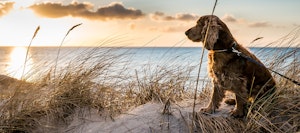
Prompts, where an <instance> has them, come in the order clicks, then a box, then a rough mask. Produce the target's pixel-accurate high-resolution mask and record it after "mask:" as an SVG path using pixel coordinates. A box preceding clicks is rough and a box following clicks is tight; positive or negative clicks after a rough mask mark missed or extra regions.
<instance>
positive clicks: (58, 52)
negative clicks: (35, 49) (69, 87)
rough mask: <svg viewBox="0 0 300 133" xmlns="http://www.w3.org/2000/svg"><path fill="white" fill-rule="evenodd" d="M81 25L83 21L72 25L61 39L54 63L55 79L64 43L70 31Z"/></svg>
mask: <svg viewBox="0 0 300 133" xmlns="http://www.w3.org/2000/svg"><path fill="white" fill-rule="evenodd" d="M80 25H82V23H80V24H77V25H74V26H73V27H71V28H70V29H69V30H68V32H67V33H66V35H65V36H64V38H63V40H62V41H61V43H60V45H59V47H58V51H57V56H56V59H55V65H54V74H53V76H54V79H55V74H56V68H57V62H58V57H59V54H60V50H61V46H62V45H63V43H64V41H65V39H66V37H67V36H68V35H69V33H70V32H71V31H72V30H74V29H75V28H76V27H78V26H80ZM54 88H55V87H54Z"/></svg>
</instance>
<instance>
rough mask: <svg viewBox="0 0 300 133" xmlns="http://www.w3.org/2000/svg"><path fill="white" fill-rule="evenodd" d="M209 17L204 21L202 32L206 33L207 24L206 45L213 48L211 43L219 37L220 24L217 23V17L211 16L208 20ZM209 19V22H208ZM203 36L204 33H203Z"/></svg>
mask: <svg viewBox="0 0 300 133" xmlns="http://www.w3.org/2000/svg"><path fill="white" fill-rule="evenodd" d="M209 19H210V18H208V19H207V20H206V22H205V27H206V28H203V30H205V31H202V33H206V31H207V28H208V26H209V30H208V35H207V39H206V46H207V47H208V48H209V49H213V45H214V44H215V43H216V42H217V40H218V38H219V30H220V29H221V26H220V25H218V18H216V17H212V18H211V20H209ZM209 21H210V24H209ZM204 36H205V34H204Z"/></svg>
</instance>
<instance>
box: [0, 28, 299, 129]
mask: <svg viewBox="0 0 300 133" xmlns="http://www.w3.org/2000/svg"><path fill="white" fill-rule="evenodd" d="M299 31H300V30H295V31H294V33H293V32H292V33H291V34H289V35H288V36H286V37H284V38H282V39H280V40H278V41H276V42H272V45H274V44H277V43H278V44H277V46H290V45H291V43H293V44H297V43H298V45H297V46H298V47H299V40H298V39H299V34H297V33H298V32H299ZM108 42H110V43H113V42H114V41H112V40H108ZM265 49H267V48H265ZM115 50H117V48H115V49H106V50H103V51H102V52H99V50H97V48H95V49H90V50H88V51H85V52H84V53H82V55H78V57H76V58H73V59H72V60H70V61H69V62H67V63H66V65H64V66H63V67H62V68H59V67H58V66H57V63H55V64H53V66H52V67H48V68H47V69H46V70H45V69H42V68H37V69H38V70H34V72H35V73H28V74H29V75H28V74H27V75H24V76H23V77H22V78H23V79H22V80H17V79H13V78H10V77H6V76H3V77H0V83H1V84H0V85H1V90H0V91H1V96H0V132H7V133H10V132H35V131H37V132H55V131H59V129H64V128H65V127H67V126H68V125H69V124H70V122H71V121H72V120H73V119H74V117H75V116H74V115H75V114H76V113H75V112H76V111H78V110H82V111H89V110H97V111H98V114H99V115H101V116H104V117H105V118H108V119H114V117H115V116H118V115H120V114H122V113H125V112H126V111H128V110H130V109H132V108H134V107H136V106H139V105H142V104H145V103H148V102H159V103H161V104H165V105H168V104H174V103H176V102H179V101H181V100H183V99H192V98H193V96H194V95H193V88H195V83H194V80H195V79H193V78H192V76H191V71H192V70H193V69H195V66H190V65H188V64H187V65H184V66H178V65H174V63H173V62H176V58H175V59H170V60H169V62H164V64H162V65H161V66H160V67H155V68H154V69H153V66H151V64H149V65H145V66H141V69H140V70H131V68H128V67H127V64H130V60H126V59H129V58H128V56H130V54H128V53H127V52H124V53H120V52H119V54H116V53H118V52H115ZM276 50H281V49H276ZM268 52H270V54H273V53H274V51H268ZM262 53H263V54H265V52H264V51H262ZM275 53H276V55H274V56H273V57H272V58H271V59H266V61H267V62H266V65H267V66H268V67H270V68H272V69H273V70H276V71H278V72H280V73H282V74H284V75H286V76H288V77H290V78H293V79H299V78H300V77H299V75H300V57H299V56H298V55H299V48H292V47H291V48H289V51H275ZM55 62H56V61H55ZM47 65H48V64H47ZM120 66H121V67H120ZM53 68H55V69H56V70H55V71H53ZM128 71H133V73H131V74H129V73H126V72H128ZM31 75H32V76H37V75H38V78H34V79H35V80H34V81H30V82H28V81H27V82H26V78H27V77H28V78H30V77H31ZM274 77H275V79H276V81H277V86H278V90H277V92H276V94H274V95H273V96H272V97H270V98H269V99H263V100H259V101H257V102H255V103H253V104H252V105H250V110H249V112H248V115H247V117H246V118H245V119H235V118H231V117H228V116H219V117H211V116H207V115H204V114H199V113H198V114H197V116H196V117H195V118H194V119H193V120H192V121H195V124H196V129H190V130H198V131H201V132H218V131H220V132H296V131H300V114H299V112H300V104H299V103H300V98H299V95H300V88H299V86H297V85H295V84H293V83H291V82H289V81H287V80H286V79H283V78H281V77H279V76H278V75H274ZM210 92H211V91H210V88H209V87H206V88H202V91H201V92H199V97H198V99H200V100H201V101H205V99H208V98H209V95H210ZM191 112H192V111H191ZM165 114H168V113H165Z"/></svg>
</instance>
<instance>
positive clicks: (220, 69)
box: [185, 15, 275, 117]
mask: <svg viewBox="0 0 300 133" xmlns="http://www.w3.org/2000/svg"><path fill="white" fill-rule="evenodd" d="M208 27H209V29H208V30H207V28H208ZM206 32H208V33H206ZM185 34H186V35H187V37H188V38H189V39H190V40H192V41H194V42H203V44H204V39H205V38H206V44H204V48H205V49H207V50H209V53H208V71H209V76H210V77H211V78H212V82H213V93H212V97H211V100H210V102H209V104H208V106H207V107H206V108H203V109H201V111H202V112H206V113H214V112H215V110H216V109H217V108H218V107H219V106H220V102H221V101H222V99H223V98H224V96H225V91H231V92H233V93H234V94H235V104H236V105H235V109H234V110H233V111H232V112H231V114H232V116H234V117H243V116H244V115H245V114H246V113H247V111H248V110H247V103H248V102H249V99H254V101H255V100H257V99H260V98H263V97H266V96H270V95H271V94H272V93H274V92H275V81H274V79H273V78H272V75H271V74H270V72H269V71H268V69H267V68H266V67H265V66H264V65H263V64H262V63H261V62H260V61H259V59H258V58H256V57H255V56H254V55H253V54H252V53H250V52H249V51H248V50H247V49H246V48H244V47H243V46H241V45H240V44H238V43H237V42H236V40H235V39H234V38H233V36H232V34H231V33H230V31H229V29H228V27H227V26H226V25H225V23H223V22H222V21H221V20H220V19H219V18H218V17H217V16H214V15H207V16H202V17H200V19H199V20H198V21H197V25H196V26H194V27H192V28H190V29H189V30H187V31H186V32H185ZM206 34H207V37H206ZM240 54H242V55H243V56H241V55H240ZM245 57H246V58H245ZM249 59H251V60H252V61H251V60H249Z"/></svg>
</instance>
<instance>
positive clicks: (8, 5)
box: [0, 2, 15, 16]
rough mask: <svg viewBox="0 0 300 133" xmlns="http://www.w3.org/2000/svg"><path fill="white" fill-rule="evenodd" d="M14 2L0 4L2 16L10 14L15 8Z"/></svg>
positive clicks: (0, 14)
mask: <svg viewBox="0 0 300 133" xmlns="http://www.w3.org/2000/svg"><path fill="white" fill-rule="evenodd" d="M14 4H15V3H14V2H0V16H4V15H6V14H8V12H9V11H11V10H12V9H13V7H14Z"/></svg>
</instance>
